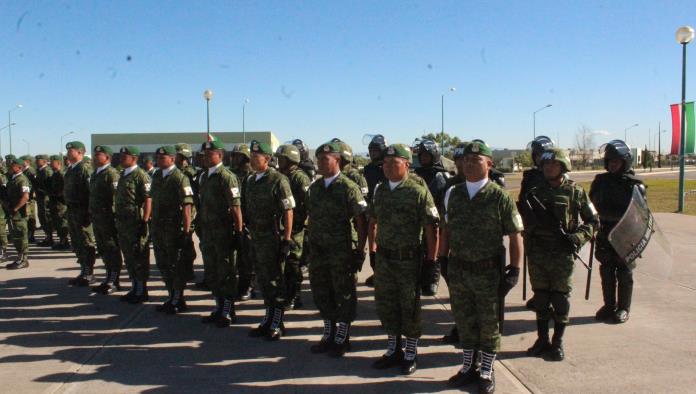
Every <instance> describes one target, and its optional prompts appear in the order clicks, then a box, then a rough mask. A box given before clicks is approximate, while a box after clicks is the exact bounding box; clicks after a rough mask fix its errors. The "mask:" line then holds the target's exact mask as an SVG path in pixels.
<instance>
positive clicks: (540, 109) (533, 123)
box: [532, 104, 551, 139]
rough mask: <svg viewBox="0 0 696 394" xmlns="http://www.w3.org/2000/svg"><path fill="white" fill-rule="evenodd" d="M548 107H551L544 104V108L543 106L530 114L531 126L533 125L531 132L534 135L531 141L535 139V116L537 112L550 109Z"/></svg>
mask: <svg viewBox="0 0 696 394" xmlns="http://www.w3.org/2000/svg"><path fill="white" fill-rule="evenodd" d="M550 106H551V104H546V105H545V106H543V107H541V108H539V109H538V110H536V111H534V112H532V125H533V126H532V128H533V131H534V134H533V137H532V139H534V138H536V114H537V112H540V111H543V110H545V109H546V108H548V107H550Z"/></svg>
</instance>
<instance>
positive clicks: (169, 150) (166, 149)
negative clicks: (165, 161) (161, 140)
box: [155, 145, 191, 156]
mask: <svg viewBox="0 0 696 394" xmlns="http://www.w3.org/2000/svg"><path fill="white" fill-rule="evenodd" d="M190 151H191V150H190V149H189V152H190ZM155 153H157V154H158V155H167V156H174V155H176V154H177V153H179V151H178V150H177V149H176V148H175V147H173V146H171V145H165V146H160V147H159V148H157V150H156V151H155Z"/></svg>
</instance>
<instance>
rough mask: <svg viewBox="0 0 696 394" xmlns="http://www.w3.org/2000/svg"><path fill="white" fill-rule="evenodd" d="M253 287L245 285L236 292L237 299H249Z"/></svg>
mask: <svg viewBox="0 0 696 394" xmlns="http://www.w3.org/2000/svg"><path fill="white" fill-rule="evenodd" d="M253 292H254V288H253V287H251V286H245V287H244V288H242V289H241V290H240V291H239V294H237V301H249V300H250V299H251V298H252V294H253Z"/></svg>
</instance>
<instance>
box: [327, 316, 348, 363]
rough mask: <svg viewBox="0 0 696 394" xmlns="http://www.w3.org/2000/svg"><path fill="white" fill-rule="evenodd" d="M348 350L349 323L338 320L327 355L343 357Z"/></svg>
mask: <svg viewBox="0 0 696 394" xmlns="http://www.w3.org/2000/svg"><path fill="white" fill-rule="evenodd" d="M349 350H350V323H347V322H339V323H338V328H337V329H336V335H335V337H334V343H333V346H331V349H329V356H331V357H343V355H344V354H346V352H347V351H349Z"/></svg>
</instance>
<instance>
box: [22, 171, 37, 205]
mask: <svg viewBox="0 0 696 394" xmlns="http://www.w3.org/2000/svg"><path fill="white" fill-rule="evenodd" d="M22 173H23V174H24V176H26V177H27V179H29V183H31V192H30V193H29V200H34V199H35V198H36V170H35V169H34V167H31V166H29V167H26V168H24V169H23V170H22Z"/></svg>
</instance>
